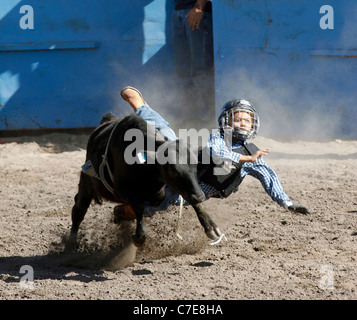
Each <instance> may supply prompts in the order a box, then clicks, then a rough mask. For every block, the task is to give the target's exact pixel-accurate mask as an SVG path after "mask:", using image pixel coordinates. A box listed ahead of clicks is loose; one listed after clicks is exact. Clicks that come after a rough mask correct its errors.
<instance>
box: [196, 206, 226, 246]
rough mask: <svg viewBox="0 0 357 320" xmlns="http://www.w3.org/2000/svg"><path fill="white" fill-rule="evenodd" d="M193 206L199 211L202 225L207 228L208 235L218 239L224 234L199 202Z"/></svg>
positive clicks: (198, 214)
mask: <svg viewBox="0 0 357 320" xmlns="http://www.w3.org/2000/svg"><path fill="white" fill-rule="evenodd" d="M192 207H193V209H194V210H195V212H196V213H197V217H198V220H199V221H200V223H201V225H202V227H203V228H204V229H205V233H206V236H207V237H208V238H210V239H212V240H218V239H219V238H220V237H221V236H222V233H221V231H220V230H219V228H218V226H217V225H216V224H215V223H214V221H213V220H212V219H211V217H210V216H209V214H208V213H207V212H206V211H205V210H204V209H203V208H202V207H201V206H200V205H199V204H197V205H192Z"/></svg>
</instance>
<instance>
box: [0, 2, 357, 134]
mask: <svg viewBox="0 0 357 320" xmlns="http://www.w3.org/2000/svg"><path fill="white" fill-rule="evenodd" d="M325 4H328V5H330V6H332V7H333V9H334V29H333V30H329V29H327V30H323V29H321V28H320V25H319V22H320V19H321V17H322V16H323V14H321V13H320V8H321V6H323V5H325ZM23 5H30V6H32V7H33V9H34V29H27V30H23V29H21V28H20V25H19V21H20V19H21V17H23V16H24V14H21V13H20V12H19V11H20V8H21V7H22V6H23ZM172 10H173V1H171V0H167V1H164V0H131V1H118V0H86V1H83V0H61V1H58V0H1V1H0V131H1V130H14V129H15V130H17V129H39V128H50V129H51V128H81V127H91V126H96V125H97V124H98V122H99V121H100V118H101V116H102V115H103V113H105V112H107V111H114V112H115V113H116V114H118V113H119V114H120V113H126V112H129V111H130V110H128V106H127V105H126V104H124V103H123V101H121V99H120V97H119V90H120V89H121V88H122V87H123V86H125V85H134V86H137V87H138V88H140V89H141V90H142V91H143V93H144V95H145V96H148V97H149V98H150V104H151V105H153V106H155V108H156V109H158V110H159V111H160V112H161V113H163V115H164V116H165V117H166V118H167V119H168V120H169V121H170V122H171V123H173V122H174V121H175V117H174V114H175V112H174V109H175V108H174V107H173V106H174V102H175V99H176V98H175V95H176V96H177V95H180V94H182V92H181V91H180V87H179V84H178V80H177V78H176V76H175V73H174V70H173V59H172V49H171V41H170V39H171V34H170V23H171V22H170V17H171V11H172ZM356 18H357V3H356V1H354V0H329V1H322V0H314V1H311V0H274V1H271V0H250V1H249V0H214V1H213V23H214V44H215V70H216V75H215V77H216V80H215V81H216V110H217V113H218V110H219V108H220V106H221V105H222V104H223V103H224V102H226V101H227V100H230V99H232V98H238V97H244V98H246V99H248V100H251V101H252V102H254V103H255V104H256V106H257V108H258V110H259V113H260V115H261V120H262V127H261V134H262V135H265V136H271V137H298V138H306V137H307V138H308V137H311V136H312V137H316V138H321V137H322V138H324V137H327V138H330V137H333V138H357V129H356V125H355V124H356V122H357V105H356V104H357V102H356V101H357V81H356V74H357V58H356V57H357V28H356V26H355V21H356ZM169 93H170V94H169ZM176 112H177V111H176Z"/></svg>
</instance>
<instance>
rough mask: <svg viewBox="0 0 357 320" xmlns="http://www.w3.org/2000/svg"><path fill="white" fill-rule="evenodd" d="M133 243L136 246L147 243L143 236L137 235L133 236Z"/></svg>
mask: <svg viewBox="0 0 357 320" xmlns="http://www.w3.org/2000/svg"><path fill="white" fill-rule="evenodd" d="M133 243H134V245H135V246H136V247H138V248H140V247H142V246H143V245H144V243H145V238H142V237H140V238H139V237H137V236H136V235H134V236H133Z"/></svg>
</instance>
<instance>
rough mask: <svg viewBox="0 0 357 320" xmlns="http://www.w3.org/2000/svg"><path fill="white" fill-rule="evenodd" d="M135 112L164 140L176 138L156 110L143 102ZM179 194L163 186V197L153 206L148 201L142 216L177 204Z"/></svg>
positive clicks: (150, 214)
mask: <svg viewBox="0 0 357 320" xmlns="http://www.w3.org/2000/svg"><path fill="white" fill-rule="evenodd" d="M135 113H136V114H137V115H138V116H140V117H142V118H143V119H144V120H145V121H146V122H147V123H149V124H151V125H152V126H154V127H155V128H156V129H157V130H158V131H159V132H160V133H161V134H162V135H163V136H164V138H165V140H166V141H174V140H177V137H176V134H175V132H174V131H173V130H172V129H171V128H170V125H169V123H168V122H167V121H166V120H165V119H164V118H163V117H161V115H160V114H158V113H157V112H156V111H154V110H153V109H151V108H150V107H149V106H148V105H147V104H144V105H143V106H141V107H140V108H139V109H137V110H136V111H135ZM179 200H180V195H179V194H177V193H176V192H175V191H173V190H172V189H171V188H170V187H168V186H166V187H165V197H164V199H163V200H162V202H161V203H160V205H159V206H157V207H153V206H151V205H150V204H149V203H147V204H146V207H145V211H144V216H152V215H153V214H154V213H155V212H156V211H165V210H167V209H168V208H169V207H170V206H171V205H172V204H178V203H179Z"/></svg>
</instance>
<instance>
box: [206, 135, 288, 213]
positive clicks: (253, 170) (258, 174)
mask: <svg viewBox="0 0 357 320" xmlns="http://www.w3.org/2000/svg"><path fill="white" fill-rule="evenodd" d="M242 143H244V144H246V143H247V142H246V141H244V142H234V141H233V142H232V148H229V147H227V145H226V143H225V141H224V137H223V136H222V134H221V133H220V132H219V131H218V132H214V133H212V134H211V135H210V137H209V139H208V141H207V145H206V146H207V150H208V151H209V152H210V155H211V157H213V158H221V159H224V160H231V161H233V162H236V163H238V162H239V159H240V157H241V154H240V153H237V152H234V151H233V150H234V149H237V148H240V147H241V146H242ZM240 174H241V177H242V179H243V178H244V177H245V176H246V175H250V176H252V177H254V178H257V179H258V180H259V181H260V182H261V184H262V186H263V188H264V190H265V191H266V193H267V194H268V195H269V196H270V197H271V198H272V199H273V200H274V201H275V202H277V203H278V204H279V205H281V206H283V207H287V203H288V202H290V199H289V196H288V195H287V194H286V193H285V192H284V190H283V187H282V185H281V183H280V181H279V179H278V176H277V174H276V173H275V171H274V170H273V169H272V168H270V167H269V166H268V165H267V164H266V162H265V161H264V159H263V157H261V158H259V159H258V160H257V161H256V162H245V163H243V164H242V168H241V171H240ZM200 186H201V188H202V191H203V192H204V193H205V195H206V197H209V196H210V195H217V194H219V192H218V191H217V190H216V189H215V188H214V187H212V186H210V185H207V184H205V183H203V182H201V183H200Z"/></svg>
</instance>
